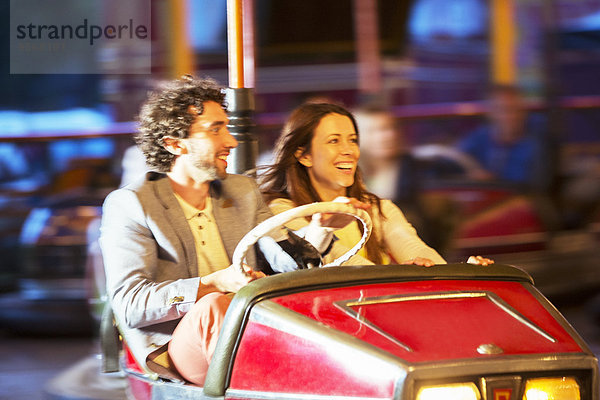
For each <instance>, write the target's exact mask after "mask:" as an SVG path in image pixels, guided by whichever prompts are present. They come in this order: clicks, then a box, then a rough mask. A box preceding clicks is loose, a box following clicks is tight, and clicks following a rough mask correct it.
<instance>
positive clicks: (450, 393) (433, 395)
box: [417, 382, 481, 400]
mask: <svg viewBox="0 0 600 400" xmlns="http://www.w3.org/2000/svg"><path fill="white" fill-rule="evenodd" d="M480 398H481V397H480V395H479V390H477V387H476V386H475V384H474V383H471V382H469V383H454V384H449V385H437V386H423V387H421V388H420V389H419V392H418V393H417V400H439V399H444V400H479V399H480Z"/></svg>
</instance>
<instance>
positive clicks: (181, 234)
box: [100, 172, 272, 360]
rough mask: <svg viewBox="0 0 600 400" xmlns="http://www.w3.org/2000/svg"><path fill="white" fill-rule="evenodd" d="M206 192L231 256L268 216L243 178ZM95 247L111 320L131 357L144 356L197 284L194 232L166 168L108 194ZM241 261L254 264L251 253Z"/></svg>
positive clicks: (186, 305) (161, 340) (183, 309)
mask: <svg viewBox="0 0 600 400" xmlns="http://www.w3.org/2000/svg"><path fill="white" fill-rule="evenodd" d="M210 196H211V198H212V202H213V213H214V217H215V220H216V223H217V226H218V227H219V232H220V234H221V239H222V241H223V244H224V246H225V250H226V251H227V254H228V255H229V259H231V257H232V255H233V251H234V249H235V246H236V245H237V243H238V242H239V241H240V239H241V238H242V237H243V236H244V235H245V234H246V233H247V232H248V231H250V230H251V229H252V228H254V227H255V226H256V225H257V224H258V223H260V222H262V221H264V220H265V219H267V218H268V217H270V216H271V215H272V214H271V212H270V211H269V208H268V207H267V206H266V205H265V203H264V202H263V199H262V196H261V194H260V192H259V190H258V187H257V186H256V184H255V182H254V180H253V179H251V178H248V177H245V176H240V175H229V176H228V177H227V178H226V179H224V180H221V181H215V182H213V183H211V187H210ZM100 246H101V248H102V256H103V259H104V267H105V271H106V287H107V291H108V295H109V298H110V301H111V303H112V307H113V311H114V314H115V318H116V320H117V323H118V324H119V327H120V329H121V330H122V331H123V333H124V334H125V336H126V337H127V338H129V342H128V346H129V347H130V349H131V350H132V352H133V354H134V356H135V357H136V358H137V359H138V360H146V357H147V356H148V354H149V353H151V352H152V351H153V350H155V349H156V348H158V347H160V346H162V345H164V344H165V343H167V342H168V341H169V340H170V339H171V334H172V332H173V330H174V329H175V326H176V325H177V323H178V322H179V319H180V318H181V317H183V315H185V314H186V313H187V312H188V310H189V309H190V308H191V306H192V305H193V304H194V303H195V301H196V296H197V291H198V285H199V283H200V278H199V277H198V260H197V256H196V248H195V244H194V237H193V235H192V232H191V230H190V228H189V225H188V222H187V220H186V219H185V216H184V214H183V210H182V209H181V207H180V205H179V203H178V201H177V199H176V198H175V195H174V194H173V190H172V188H171V185H170V183H169V179H168V178H167V177H166V175H165V174H160V173H157V172H148V173H147V174H146V175H145V176H144V178H143V179H140V180H138V181H136V182H134V183H131V184H130V185H128V186H125V187H124V188H121V189H118V190H115V191H114V192H112V193H111V194H109V195H108V197H107V198H106V200H105V202H104V206H103V213H102V226H101V236H100ZM247 261H248V263H249V264H250V265H254V264H255V254H254V252H249V253H248V257H247Z"/></svg>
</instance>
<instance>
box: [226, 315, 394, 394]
mask: <svg viewBox="0 0 600 400" xmlns="http://www.w3.org/2000/svg"><path fill="white" fill-rule="evenodd" d="M388 371H389V370H388ZM393 382H394V375H393V371H390V372H386V368H385V365H384V364H383V363H382V362H381V361H380V360H377V359H375V358H372V357H365V356H361V355H360V354H356V352H352V351H351V350H350V349H346V351H344V350H343V349H340V348H339V347H338V346H331V345H329V346H328V345H327V344H326V343H322V342H315V341H311V340H309V339H307V338H303V337H299V336H295V335H292V334H289V333H284V332H281V331H278V330H275V329H273V328H270V327H267V326H265V325H261V324H257V323H254V322H251V323H249V324H248V326H247V327H246V329H245V331H244V336H243V338H242V341H241V344H240V347H239V349H238V352H237V355H236V359H235V364H234V368H233V373H232V378H231V384H230V387H231V388H232V389H239V390H253V391H265V392H279V393H301V394H316V395H323V396H356V397H375V398H392V394H393V388H394V387H393Z"/></svg>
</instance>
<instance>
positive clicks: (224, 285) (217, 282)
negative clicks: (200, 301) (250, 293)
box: [198, 264, 265, 297]
mask: <svg viewBox="0 0 600 400" xmlns="http://www.w3.org/2000/svg"><path fill="white" fill-rule="evenodd" d="M243 267H244V271H246V274H247V275H244V274H242V273H241V272H240V271H238V270H237V269H235V268H234V267H233V266H232V265H230V266H229V267H227V268H225V269H222V270H219V271H216V272H213V273H212V274H208V275H206V276H203V277H202V278H201V279H200V288H199V289H198V294H199V297H201V296H200V294H201V292H204V291H206V292H211V291H212V292H214V291H218V292H224V293H229V292H231V293H236V292H237V291H238V290H240V289H241V288H242V287H244V286H246V285H247V284H248V283H250V282H252V281H253V280H256V279H259V278H263V277H264V276H265V274H263V273H262V272H259V271H253V270H252V268H250V267H249V266H248V265H245V264H244V266H243Z"/></svg>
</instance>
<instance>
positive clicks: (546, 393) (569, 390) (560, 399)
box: [523, 377, 581, 400]
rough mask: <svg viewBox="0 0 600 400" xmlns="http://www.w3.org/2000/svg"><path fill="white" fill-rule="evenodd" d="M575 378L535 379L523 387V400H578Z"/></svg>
mask: <svg viewBox="0 0 600 400" xmlns="http://www.w3.org/2000/svg"><path fill="white" fill-rule="evenodd" d="M580 399H581V395H580V393H579V385H578V384H577V381H576V380H575V378H570V377H562V378H536V379H529V380H528V381H527V384H526V385H525V395H524V396H523V400H580Z"/></svg>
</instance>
